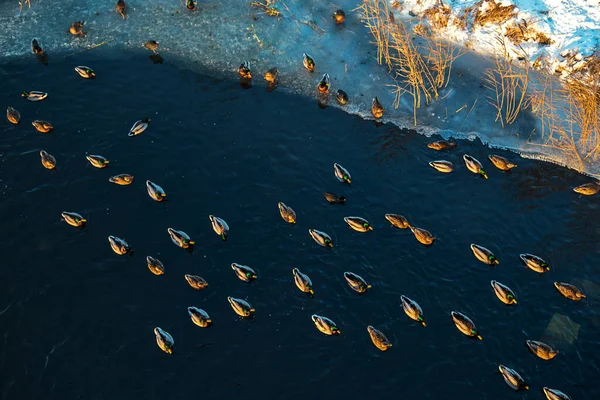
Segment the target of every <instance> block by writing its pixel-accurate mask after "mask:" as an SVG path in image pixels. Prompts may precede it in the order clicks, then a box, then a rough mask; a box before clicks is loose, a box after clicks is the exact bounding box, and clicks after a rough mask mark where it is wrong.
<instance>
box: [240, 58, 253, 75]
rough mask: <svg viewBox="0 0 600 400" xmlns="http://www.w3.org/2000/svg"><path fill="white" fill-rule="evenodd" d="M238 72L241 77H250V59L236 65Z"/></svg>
mask: <svg viewBox="0 0 600 400" xmlns="http://www.w3.org/2000/svg"><path fill="white" fill-rule="evenodd" d="M238 74H239V75H240V77H241V78H242V79H252V73H251V72H250V61H244V62H243V63H242V64H241V65H240V66H239V67H238Z"/></svg>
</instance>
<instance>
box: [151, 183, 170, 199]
mask: <svg viewBox="0 0 600 400" xmlns="http://www.w3.org/2000/svg"><path fill="white" fill-rule="evenodd" d="M146 190H147V191H148V196H150V198H152V200H155V201H158V202H161V201H164V200H165V197H167V194H166V193H165V191H164V190H163V188H162V187H160V186H158V185H157V184H156V183H154V182H152V181H149V180H147V181H146Z"/></svg>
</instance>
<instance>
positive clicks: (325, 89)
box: [317, 74, 329, 93]
mask: <svg viewBox="0 0 600 400" xmlns="http://www.w3.org/2000/svg"><path fill="white" fill-rule="evenodd" d="M317 90H318V91H319V93H329V74H323V78H321V81H320V82H319V84H318V85H317Z"/></svg>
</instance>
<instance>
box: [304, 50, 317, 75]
mask: <svg viewBox="0 0 600 400" xmlns="http://www.w3.org/2000/svg"><path fill="white" fill-rule="evenodd" d="M302 57H303V58H302V64H304V68H306V69H307V70H308V72H313V71H314V70H315V66H316V64H315V60H313V58H312V57H311V56H309V55H308V54H306V53H304V54H303V55H302Z"/></svg>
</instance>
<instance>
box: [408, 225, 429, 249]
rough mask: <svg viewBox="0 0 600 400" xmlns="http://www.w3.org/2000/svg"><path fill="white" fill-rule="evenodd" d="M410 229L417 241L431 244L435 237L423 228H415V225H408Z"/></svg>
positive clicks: (427, 244)
mask: <svg viewBox="0 0 600 400" xmlns="http://www.w3.org/2000/svg"><path fill="white" fill-rule="evenodd" d="M409 229H410V231H411V232H412V233H413V235H415V238H416V239H417V240H418V241H419V243H421V244H423V245H425V246H429V245H431V244H433V242H434V241H435V237H434V236H433V235H432V234H431V232H429V231H428V230H425V229H423V228H417V227H416V226H409Z"/></svg>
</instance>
